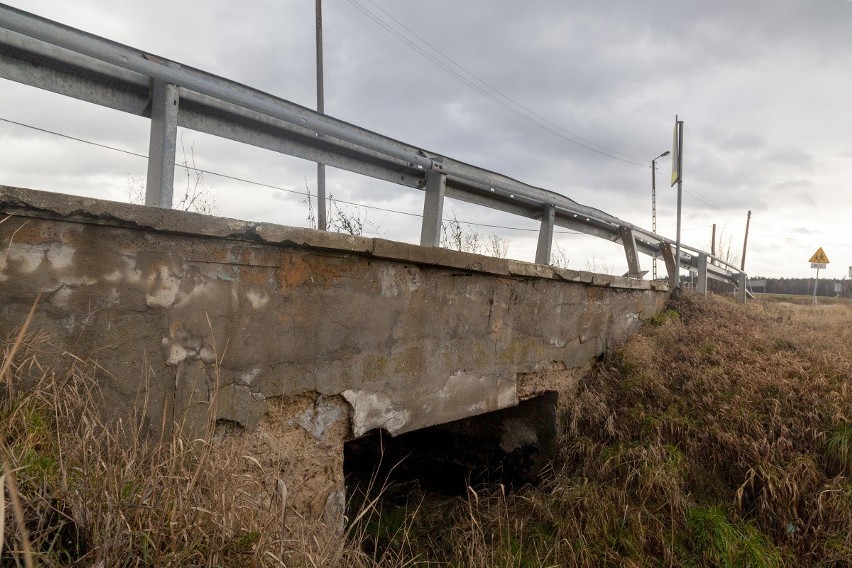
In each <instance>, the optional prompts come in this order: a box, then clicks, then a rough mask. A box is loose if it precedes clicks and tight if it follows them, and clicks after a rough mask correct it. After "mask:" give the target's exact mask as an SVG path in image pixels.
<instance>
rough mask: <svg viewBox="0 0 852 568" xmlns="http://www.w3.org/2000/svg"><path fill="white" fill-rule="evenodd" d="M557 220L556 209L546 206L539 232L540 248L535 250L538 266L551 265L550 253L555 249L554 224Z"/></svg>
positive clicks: (542, 213)
mask: <svg viewBox="0 0 852 568" xmlns="http://www.w3.org/2000/svg"><path fill="white" fill-rule="evenodd" d="M555 220H556V207H554V206H553V205H549V204H548V205H545V206H544V209H543V210H542V212H541V228H540V229H539V231H538V246H537V247H536V249H535V262H536V264H550V251H551V249H552V247H553V224H554V221H555Z"/></svg>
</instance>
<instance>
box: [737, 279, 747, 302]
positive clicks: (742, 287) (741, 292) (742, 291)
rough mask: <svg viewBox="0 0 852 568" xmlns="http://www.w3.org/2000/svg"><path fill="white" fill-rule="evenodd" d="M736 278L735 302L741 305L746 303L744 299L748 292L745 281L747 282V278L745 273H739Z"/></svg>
mask: <svg viewBox="0 0 852 568" xmlns="http://www.w3.org/2000/svg"><path fill="white" fill-rule="evenodd" d="M736 278H737V301H738V302H739V303H741V304H745V303H746V297H747V295H748V291H747V290H746V281H747V280H748V276H747V275H746V273H745V272H740V273H739V274H737V275H736Z"/></svg>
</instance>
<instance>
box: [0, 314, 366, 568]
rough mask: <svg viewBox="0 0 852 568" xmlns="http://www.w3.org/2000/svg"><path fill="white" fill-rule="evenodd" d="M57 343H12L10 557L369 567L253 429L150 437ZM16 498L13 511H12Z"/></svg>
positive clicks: (0, 392) (1, 526)
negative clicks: (49, 359) (43, 350)
mask: <svg viewBox="0 0 852 568" xmlns="http://www.w3.org/2000/svg"><path fill="white" fill-rule="evenodd" d="M46 340H47V338H45V337H40V336H38V335H32V334H27V333H26V326H23V327H22V329H21V330H20V332H19V333H17V334H16V339H15V340H10V341H8V342H7V343H6V345H5V347H6V349H4V352H3V354H2V357H3V358H2V359H0V368H2V370H3V374H2V375H0V377H2V379H3V380H2V381H0V458H2V468H3V469H2V471H0V480H4V481H5V485H6V491H5V498H4V499H0V503H2V505H3V507H2V508H0V513H2V520H3V522H2V523H0V536H2V542H3V547H2V549H0V566H22V565H23V566H27V567H29V566H33V565H38V566H98V567H107V566H109V567H112V566H128V567H130V566H343V565H346V566H368V565H369V562H368V559H367V557H366V556H365V555H364V554H363V553H361V552H360V550H359V549H358V548H357V547H355V548H350V547H347V546H345V543H346V540H345V539H342V538H340V536H341V535H339V534H335V533H334V531H333V530H331V531H329V530H328V529H326V528H325V527H323V526H321V525H319V524H315V523H313V522H312V521H311V520H309V519H304V518H298V517H297V516H296V518H294V515H293V514H291V515H289V517H288V520H287V522H286V523H285V514H287V513H288V512H289V511H288V509H287V493H286V486H285V485H284V484H283V483H276V484H274V485H273V486H265V485H264V483H263V481H262V480H264V479H270V478H271V479H275V475H274V470H275V468H276V465H275V464H272V465H269V466H266V467H268V468H269V470H270V471H264V466H262V465H261V464H260V462H259V461H258V460H256V459H254V458H253V457H251V455H250V452H249V451H248V443H249V442H248V441H247V440H245V439H243V438H242V437H240V436H228V437H224V439H220V438H222V437H217V436H216V435H215V425H214V424H210V425H209V428H208V431H207V432H206V434H204V435H202V436H201V437H198V438H194V439H188V438H185V437H183V436H181V435H180V434H179V432H180V431H181V428H180V424H176V425H174V427H173V428H160V429H157V431H164V432H168V431H170V432H173V433H172V434H167V435H160V436H159V437H158V438H156V439H152V438H151V432H153V431H154V430H153V429H151V428H150V427H149V425H147V424H146V422H145V420H143V419H142V416H144V415H145V408H144V404H143V405H142V408H140V413H139V414H140V415H139V416H128V417H124V418H122V419H120V420H117V421H114V422H106V421H104V420H103V418H102V414H101V413H100V412H99V411H98V410H97V408H98V406H99V405H100V403H99V397H100V394H99V390H98V385H97V382H96V380H95V379H94V377H96V376H97V374H98V373H97V368H96V365H95V364H94V363H91V362H89V361H86V360H84V359H82V358H80V357H76V356H73V355H68V370H67V372H65V373H64V374H62V375H57V374H54V373H53V372H51V371H50V370H48V369H45V368H42V367H41V365H40V363H39V353H40V345H41V344H43V343H45V342H46ZM7 502H10V503H11V505H12V506H11V507H8V506H6V505H7Z"/></svg>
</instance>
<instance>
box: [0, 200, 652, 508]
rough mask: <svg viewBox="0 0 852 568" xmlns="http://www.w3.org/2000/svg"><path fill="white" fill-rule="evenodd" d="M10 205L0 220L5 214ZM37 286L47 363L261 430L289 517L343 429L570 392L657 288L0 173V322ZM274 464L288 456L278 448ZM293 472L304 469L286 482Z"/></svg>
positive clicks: (154, 422)
mask: <svg viewBox="0 0 852 568" xmlns="http://www.w3.org/2000/svg"><path fill="white" fill-rule="evenodd" d="M7 215H8V216H10V217H6V216H7ZM39 294H41V299H40V303H39V306H38V309H37V311H36V316H35V319H34V321H33V324H32V327H31V330H33V331H39V332H41V333H43V334H45V337H49V340H48V341H46V342H44V345H45V349H48V347H49V349H48V351H49V354H48V355H45V357H47V359H44V360H43V362H45V363H46V364H50V365H54V366H56V367H57V368H58V367H61V366H63V365H68V364H70V362H71V359H70V358H69V357H70V356H69V355H68V353H71V354H73V355H74V356H76V357H78V358H81V359H84V360H87V361H90V362H93V363H95V364H96V368H98V369H99V370H100V371H99V373H100V386H101V389H102V391H103V393H104V396H105V400H106V404H105V408H104V410H105V412H108V413H112V414H113V415H126V414H129V413H131V412H133V411H134V409H138V408H139V407H140V405H141V404H142V402H141V401H142V400H143V399H146V400H147V406H146V414H147V420H148V422H149V424H150V425H151V426H150V427H151V429H152V430H157V429H158V428H159V427H160V425H161V424H166V425H167V427H168V425H170V424H173V423H175V422H180V423H181V424H183V427H184V428H187V429H188V430H189V431H193V430H201V429H203V428H204V426H205V425H206V424H207V423H208V419H209V418H210V417H211V416H210V415H211V413H212V414H213V416H214V417H215V418H216V419H218V420H221V421H223V422H226V423H228V424H234V423H236V424H239V425H240V426H242V427H244V428H246V429H248V430H249V431H251V432H252V433H253V434H252V435H255V436H257V438H258V444H257V446H256V447H257V448H258V452H260V453H262V454H264V455H266V456H267V457H269V459H272V458H273V457H274V458H275V459H278V460H279V461H281V463H285V464H289V465H286V466H283V467H284V470H285V471H284V472H283V473H282V475H285V476H290V477H291V478H293V479H296V480H297V483H295V486H299V487H300V491H301V494H298V495H291V499H292V500H293V502H294V504H295V506H296V507H297V508H301V510H302V512H303V514H315V515H322V514H326V515H329V514H336V513H337V512H339V508H340V506H341V503H342V496H343V493H342V487H343V485H342V483H343V480H342V475H343V474H342V460H343V451H342V447H343V443H344V441H345V440H347V439H350V438H352V437H353V436H354V437H357V436H360V435H362V434H364V433H365V432H367V431H369V430H372V429H376V428H381V429H384V430H386V431H387V432H389V433H391V434H394V435H395V434H399V433H403V432H408V431H411V430H416V429H420V428H424V427H427V426H431V425H434V424H441V423H446V422H450V421H452V420H456V419H459V418H464V417H468V416H472V415H476V414H481V413H485V412H490V411H494V410H497V409H501V408H507V407H512V406H515V405H517V404H518V402H519V400H522V399H526V398H530V397H532V396H535V395H536V394H539V393H543V392H557V393H561V394H562V396H563V397H564V396H570V391H571V389H572V388H573V387H574V385H576V381H577V379H578V378H579V376H580V375H581V374H582V373H583V371H584V369H585V368H587V366H588V365H589V363H590V362H591V361H593V360H594V359H595V357H597V356H598V355H600V354H601V353H603V352H604V351H605V350H606V349H607V348H608V347H610V346H612V345H613V344H614V343H616V342H618V341H620V340H622V339H623V338H624V337H625V336H626V335H627V334H628V333H629V332H630V331H631V330H632V329H634V328H636V327H637V326H638V325H639V324H640V322H641V321H642V320H643V319H646V318H648V317H650V316H651V315H653V314H654V313H656V312H657V311H659V310H660V309H661V308H662V306H663V304H664V302H665V300H666V298H667V294H668V292H667V288H666V286H665V285H664V284H655V283H649V282H647V281H640V280H631V279H625V278H618V277H612V276H605V275H597V274H591V273H587V272H578V271H573V270H564V269H556V268H551V267H547V266H542V265H534V264H530V263H524V262H517V261H512V260H505V259H495V258H489V257H483V256H478V255H472V254H465V253H458V252H453V251H447V250H444V249H432V248H423V247H419V246H415V245H408V244H402V243H396V242H390V241H386V240H382V239H372V238H363V237H353V236H347V235H340V234H334V233H324V232H319V231H314V230H309V229H297V228H289V227H281V226H275V225H271V224H264V223H249V222H242V221H235V220H230V219H224V218H210V217H205V216H201V215H196V214H192V213H185V212H179V211H170V210H162V209H154V208H144V207H140V206H132V205H126V204H119V203H112V202H106V201H100V200H92V199H84V198H77V197H70V196H64V195H58V194H50V193H43V192H35V191H31V190H21V189H14V188H7V187H0V299H2V300H0V334H3V335H4V336H5V335H9V334H11V333H12V332H13V330H14V329H15V327H16V326H18V325H20V324H21V323H22V322H23V321H24V320H25V318H26V314H27V313H28V311H29V309H30V307H31V305H32V304H33V302H34V300H35V298H36V296H38V295H39ZM283 458H286V459H283ZM299 480H301V481H299Z"/></svg>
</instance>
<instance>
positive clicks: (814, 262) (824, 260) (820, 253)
mask: <svg viewBox="0 0 852 568" xmlns="http://www.w3.org/2000/svg"><path fill="white" fill-rule="evenodd" d="M808 262H810V263H811V268H816V271H817V273H816V280H815V281H814V304H816V303H817V286H819V271H820V269H821V268H822V269H825V268H826V266H827V265H828V263H829V262H831V261H830V260H828V256H827V255H826V254H825V251H824V250H822V247H819V248H818V249H817V251H816V252H815V253H814V254H813V256H812V257H811V259H810V260H809V261H808ZM850 270H852V269H850Z"/></svg>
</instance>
